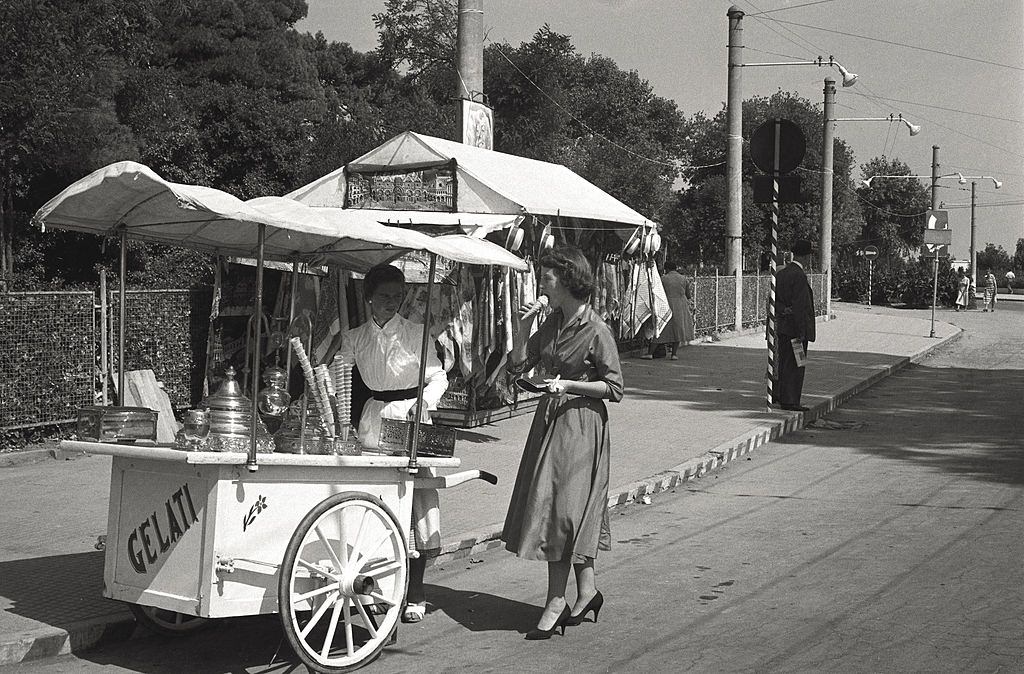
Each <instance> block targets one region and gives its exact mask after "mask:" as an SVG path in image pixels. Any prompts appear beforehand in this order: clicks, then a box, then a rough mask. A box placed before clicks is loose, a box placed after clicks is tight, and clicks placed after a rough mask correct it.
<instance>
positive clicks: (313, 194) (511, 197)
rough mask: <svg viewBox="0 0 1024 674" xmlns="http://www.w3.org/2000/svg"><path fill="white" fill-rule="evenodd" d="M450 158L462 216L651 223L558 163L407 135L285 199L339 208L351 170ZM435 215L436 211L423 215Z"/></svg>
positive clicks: (398, 168)
mask: <svg viewBox="0 0 1024 674" xmlns="http://www.w3.org/2000/svg"><path fill="white" fill-rule="evenodd" d="M452 160H454V163H455V169H456V180H457V187H456V194H457V204H456V207H457V209H458V210H459V211H460V212H462V213H484V214H493V213H503V214H509V215H525V214H532V215H543V216H552V217H554V216H561V217H564V218H577V219H581V220H590V221H599V222H604V223H608V224H610V225H613V226H614V225H618V226H621V227H623V228H632V227H654V226H655V223H654V222H653V221H651V220H649V219H648V218H645V217H644V216H643V215H641V214H640V213H637V212H636V211H634V210H633V209H632V208H630V207H629V206H626V205H625V204H624V203H622V202H621V201H619V200H618V199H616V198H615V197H613V196H611V195H610V194H608V193H607V192H605V191H603V190H602V189H600V188H598V187H597V186H595V185H593V184H592V183H590V182H588V181H586V180H584V179H583V178H581V177H580V176H578V175H576V174H575V173H573V172H572V171H570V170H569V169H567V168H566V167H564V166H561V165H559V164H551V163H548V162H543V161H538V160H536V159H527V158H526V157H519V156H516V155H511V154H505V153H503V152H494V151H493V150H485V149H482V148H478V147H472V146H470V145H463V144H462V143H455V142H452V141H449V140H443V139H441V138H434V137H432V136H424V135H421V134H418V133H413V132H411V131H407V132H405V133H402V134H400V135H398V136H395V137H394V138H392V139H391V140H389V141H387V142H386V143H384V144H383V145H381V146H380V147H378V148H376V149H375V150H371V151H370V152H368V153H366V154H364V155H363V156H362V157H359V158H358V159H356V160H354V161H352V162H349V164H347V165H346V167H343V168H341V169H338V170H337V171H334V172H333V173H329V174H328V175H326V176H324V177H322V178H320V179H318V180H315V181H313V182H312V183H310V184H308V185H306V186H304V187H300V188H299V189H297V190H295V191H293V192H290V193H289V194H287V195H286V196H287V197H289V198H292V199H296V200H298V201H301V202H302V203H304V204H307V205H310V206H330V207H335V208H341V207H343V206H344V203H345V169H346V168H347V170H348V171H349V172H372V171H401V170H408V171H413V170H417V169H421V168H425V167H432V166H439V165H441V164H443V163H444V162H451V161H452ZM425 215H431V216H433V215H436V214H435V213H429V214H426V213H423V214H421V216H425Z"/></svg>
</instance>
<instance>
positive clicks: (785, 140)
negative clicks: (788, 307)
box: [750, 119, 807, 409]
mask: <svg viewBox="0 0 1024 674" xmlns="http://www.w3.org/2000/svg"><path fill="white" fill-rule="evenodd" d="M806 149H807V144H806V140H805V139H804V135H803V132H802V131H801V130H800V127H798V126H797V125H796V124H794V123H793V122H791V121H789V120H785V119H770V120H768V121H766V122H764V123H763V124H761V126H759V127H758V128H757V129H756V130H755V131H754V133H753V135H752V136H751V137H750V158H751V160H752V161H753V162H754V165H755V166H757V168H759V169H761V170H762V171H764V172H765V173H767V174H768V175H766V176H755V177H754V201H756V202H758V203H771V209H772V223H771V234H770V237H769V247H770V249H771V255H770V259H769V265H770V276H769V281H768V313H767V316H766V317H765V338H766V339H767V341H768V366H767V371H766V373H765V374H766V376H765V389H766V390H765V404H766V406H767V407H768V409H771V406H772V399H773V397H774V389H775V385H776V383H777V382H778V371H779V344H778V334H777V330H778V325H777V312H776V309H775V272H776V270H777V269H778V266H779V204H780V203H782V202H792V201H796V200H798V199H799V191H800V179H799V177H798V176H786V177H785V178H783V176H785V174H787V173H789V172H790V171H792V170H793V169H794V168H796V167H797V166H798V165H799V164H800V162H801V161H802V160H803V158H804V153H805V151H806ZM769 180H770V181H771V192H770V196H769V193H768V189H767V184H766V183H767V181H769ZM783 183H785V184H784V185H783ZM783 188H784V189H783Z"/></svg>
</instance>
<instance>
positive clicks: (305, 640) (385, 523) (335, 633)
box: [277, 492, 409, 673]
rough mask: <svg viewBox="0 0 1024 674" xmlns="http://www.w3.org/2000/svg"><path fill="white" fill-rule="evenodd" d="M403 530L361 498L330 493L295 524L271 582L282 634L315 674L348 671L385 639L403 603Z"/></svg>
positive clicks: (380, 506)
mask: <svg viewBox="0 0 1024 674" xmlns="http://www.w3.org/2000/svg"><path fill="white" fill-rule="evenodd" d="M404 531H405V529H404V528H403V527H401V526H400V525H399V524H398V521H397V519H396V518H395V516H394V514H393V513H392V512H391V510H390V509H388V507H387V506H386V505H384V503H382V502H381V501H380V499H377V498H375V497H373V496H371V495H369V494H361V493H360V494H357V493H352V492H347V493H342V494H336V495H334V496H331V497H329V498H327V499H324V500H323V501H321V502H320V503H319V504H318V505H317V506H316V507H315V508H313V509H312V510H311V511H309V513H308V514H307V515H306V516H305V517H304V518H303V519H302V521H301V522H299V525H298V527H297V528H296V530H295V533H294V534H292V537H291V540H290V541H289V542H288V548H287V550H286V551H285V554H284V561H283V563H282V565H281V571H280V578H279V583H278V594H277V597H278V610H279V611H280V614H281V622H282V625H283V626H284V632H285V635H286V636H287V638H288V642H289V643H290V644H291V646H292V649H294V650H295V653H296V654H297V655H298V656H299V659H300V660H302V662H303V663H304V664H305V665H306V666H307V667H309V668H310V669H312V670H313V671H317V672H327V673H334V672H349V671H352V670H354V669H358V668H359V667H362V666H363V665H365V664H367V663H369V662H372V661H373V660H374V659H376V658H377V656H378V655H380V652H381V649H383V648H384V646H385V645H387V644H388V643H389V642H390V641H391V637H392V635H393V634H394V632H395V630H396V629H397V628H398V623H399V618H400V616H401V613H402V610H403V608H404V605H405V593H406V585H407V581H408V568H409V565H408V550H407V547H406V545H407V543H406V538H405V534H404Z"/></svg>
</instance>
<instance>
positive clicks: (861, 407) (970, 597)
mask: <svg viewBox="0 0 1024 674" xmlns="http://www.w3.org/2000/svg"><path fill="white" fill-rule="evenodd" d="M1007 304H1009V303H1007ZM865 311H868V309H865ZM871 311H883V310H877V309H875V310H871ZM943 319H944V320H953V321H956V322H958V323H960V324H961V325H962V326H963V327H964V328H965V329H966V330H967V334H965V336H964V338H962V339H961V340H959V341H957V342H956V343H954V344H952V345H950V346H948V347H946V348H944V349H942V350H940V351H939V352H937V353H935V354H933V355H932V356H931V357H929V358H928V359H927V360H926V361H925V362H923V363H921V364H920V365H917V366H913V367H910V368H908V369H906V370H904V371H902V372H900V373H899V374H897V375H895V376H894V377H891V378H890V379H888V380H886V381H885V382H883V383H882V384H880V385H879V386H877V387H875V388H873V389H871V390H870V391H868V392H866V393H865V394H863V395H861V396H859V397H858V398H856V399H855V400H853V401H851V402H850V403H848V404H847V405H846V406H845V407H844V408H842V409H840V410H837V411H836V412H834V413H833V414H831V415H829V416H828V417H827V418H826V419H824V420H820V421H819V422H817V424H816V425H815V426H814V427H810V428H807V429H806V430H804V431H802V432H799V433H795V434H793V435H790V436H788V437H787V438H785V439H784V440H783V441H781V442H777V443H773V444H770V445H768V446H766V447H763V448H761V449H759V450H757V451H756V452H755V453H753V454H752V455H751V456H750V458H749V460H747V461H740V462H736V463H732V464H728V465H727V466H725V467H724V468H723V469H721V470H720V471H718V472H716V473H713V474H711V475H708V476H705V477H704V478H701V479H699V480H696V481H694V482H690V483H687V484H686V486H685V488H681V489H677V490H676V491H675V492H668V493H664V494H662V495H659V496H656V497H655V499H654V502H653V503H652V504H651V505H648V506H640V505H634V506H629V507H627V508H624V509H621V510H619V511H617V512H616V514H615V515H614V516H613V517H614V519H613V522H612V526H613V536H614V540H615V541H616V545H615V548H614V549H613V550H612V552H611V553H609V554H607V555H604V556H602V557H601V558H600V559H599V562H598V570H599V583H600V585H601V587H603V589H604V592H605V594H606V596H607V603H606V606H605V609H604V611H603V613H602V614H601V621H600V622H599V623H598V624H596V625H595V624H591V623H586V624H584V625H583V626H580V627H577V628H572V629H570V630H569V631H568V633H567V634H566V636H565V637H555V638H554V639H552V640H551V641H549V642H526V641H524V640H523V639H522V633H523V632H525V631H526V630H527V629H528V628H529V627H530V626H531V624H532V621H533V620H535V619H536V616H537V614H538V611H539V608H538V607H539V605H540V603H541V601H542V597H543V578H544V575H543V574H544V568H543V566H542V565H540V564H536V563H527V562H521V561H519V560H516V559H514V558H512V557H511V556H510V555H508V554H506V553H502V552H499V551H493V552H490V553H487V554H485V555H482V556H479V557H476V558H473V559H472V560H461V561H459V562H453V563H451V564H450V565H449V567H448V568H446V569H444V570H443V571H440V572H438V573H437V574H434V575H432V577H431V579H430V580H431V581H432V584H431V586H430V587H429V588H428V590H429V594H430V596H431V597H432V600H433V603H434V605H435V606H434V609H433V610H432V612H431V613H430V615H429V616H428V618H427V620H426V621H425V622H424V623H422V624H420V625H418V626H406V627H403V630H402V632H401V634H400V637H399V643H398V644H397V645H396V646H394V647H391V648H389V649H388V650H387V652H386V654H385V656H384V657H383V658H382V659H381V660H380V661H378V662H377V663H374V664H373V665H371V666H370V667H369V668H367V669H366V670H365V671H367V672H399V671H414V670H415V671H422V670H435V671H457V670H459V671H461V670H463V669H465V668H467V667H472V668H473V669H474V670H478V671H557V670H563V671H568V672H589V671H625V670H636V671H644V670H647V671H659V672H660V671H666V672H667V671H673V672H675V671H695V672H734V671H735V672H745V671H750V672H754V671H757V672H761V671H772V672H774V671H814V672H820V671H843V672H877V671H901V672H903V671H914V672H923V671H927V672H1016V671H1024V639H1022V638H1021V635H1024V615H1022V613H1021V610H1020V607H1021V606H1022V605H1024V565H1022V564H1021V560H1022V559H1024V536H1022V535H1021V532H1022V531H1024V449H1022V447H1021V443H1020V441H1019V439H1020V438H1021V437H1022V436H1024V415H1022V414H1021V407H1020V401H1021V400H1022V399H1024V353H1022V348H1024V347H1022V343H1021V339H1020V335H1021V334H1022V328H1024V305H1022V306H1021V308H1020V310H1013V309H1009V308H1008V309H1007V311H1006V313H1005V314H1000V313H997V314H996V316H992V315H989V314H982V313H977V314H975V313H968V314H964V315H955V314H953V315H945V316H943ZM271 663H272V664H271ZM297 670H298V671H301V670H302V668H301V667H298V668H297ZM5 671H8V670H5ZM9 671H11V672H18V673H19V674H22V673H28V672H99V671H103V672H152V673H158V672H181V671H192V672H211V673H212V672H217V673H219V672H240V671H248V672H291V671H296V667H295V666H294V665H292V664H291V661H290V660H289V659H288V652H287V647H286V646H282V645H281V635H280V629H279V628H278V626H277V624H276V622H275V620H274V619H267V618H254V619H240V620H232V621H226V622H225V623H224V624H222V625H220V626H218V627H216V628H215V629H212V630H210V631H209V632H207V633H205V634H202V635H195V636H193V637H190V638H189V639H187V640H185V641H168V640H164V639H157V638H147V639H137V640H134V641H132V642H128V643H123V644H117V645H113V646H111V647H108V648H105V649H104V648H101V649H99V650H97V651H94V652H92V653H88V654H85V655H82V656H78V657H66V658H61V659H54V660H49V661H42V662H37V663H32V664H28V665H22V666H17V667H13V668H10V670H9Z"/></svg>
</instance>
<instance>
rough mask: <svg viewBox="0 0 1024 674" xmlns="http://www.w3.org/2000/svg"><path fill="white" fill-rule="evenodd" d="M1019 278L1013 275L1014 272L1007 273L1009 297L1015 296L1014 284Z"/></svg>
mask: <svg viewBox="0 0 1024 674" xmlns="http://www.w3.org/2000/svg"><path fill="white" fill-rule="evenodd" d="M1016 278H1017V275H1016V274H1014V273H1013V270H1012V269H1011V270H1010V271H1008V272H1006V292H1007V294H1009V295H1012V294H1013V282H1014V280H1015V279H1016Z"/></svg>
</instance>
